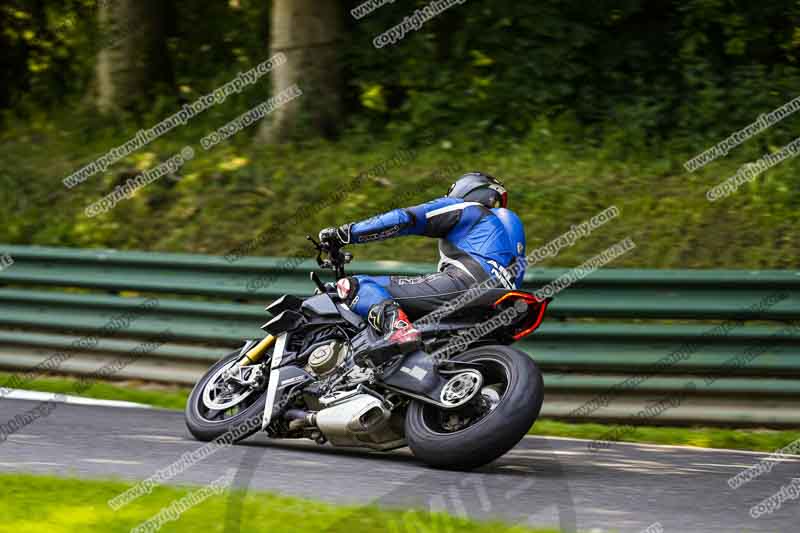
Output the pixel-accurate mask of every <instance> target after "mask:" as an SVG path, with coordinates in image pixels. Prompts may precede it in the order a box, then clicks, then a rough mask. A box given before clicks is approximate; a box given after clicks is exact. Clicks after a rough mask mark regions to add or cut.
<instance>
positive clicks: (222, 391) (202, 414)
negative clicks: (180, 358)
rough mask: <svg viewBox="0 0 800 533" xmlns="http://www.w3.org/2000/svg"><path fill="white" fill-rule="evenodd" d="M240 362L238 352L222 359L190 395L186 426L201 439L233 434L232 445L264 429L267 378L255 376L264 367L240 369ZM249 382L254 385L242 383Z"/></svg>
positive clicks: (255, 366) (186, 412) (205, 439)
mask: <svg viewBox="0 0 800 533" xmlns="http://www.w3.org/2000/svg"><path fill="white" fill-rule="evenodd" d="M240 359H241V354H240V353H239V352H238V351H237V352H233V353H230V354H228V355H226V356H225V357H223V358H222V359H220V360H219V361H218V362H217V363H215V364H214V366H212V367H211V368H210V369H209V370H208V372H206V374H205V375H204V376H203V377H202V378H200V381H198V382H197V384H196V385H195V386H194V389H192V392H191V394H189V399H188V401H187V402H186V411H185V412H184V415H185V419H186V427H187V428H188V429H189V432H190V433H191V434H192V435H193V436H194V437H195V438H196V439H197V440H202V441H209V440H212V439H216V438H217V437H221V436H223V435H230V440H231V442H237V441H240V440H242V439H245V438H247V437H249V436H250V435H253V434H254V433H256V432H257V431H258V430H259V429H261V420H262V417H263V415H264V405H265V404H266V401H267V400H266V398H267V389H266V380H267V377H266V376H261V375H253V374H252V373H253V372H262V370H261V367H260V365H252V366H245V367H239V366H238V365H239V360H240ZM237 369H238V370H237ZM267 372H268V370H267ZM231 375H234V376H235V377H236V378H238V379H239V381H237V380H234V379H231V377H230V376H231ZM247 380H250V381H251V382H252V383H253V384H251V385H243V384H241V383H240V382H241V381H247Z"/></svg>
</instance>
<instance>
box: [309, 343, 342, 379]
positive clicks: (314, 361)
mask: <svg viewBox="0 0 800 533" xmlns="http://www.w3.org/2000/svg"><path fill="white" fill-rule="evenodd" d="M349 353H350V349H349V348H348V347H347V344H345V343H344V342H341V341H330V342H328V343H326V344H323V345H321V346H318V347H317V348H315V349H314V351H313V352H311V355H309V356H308V363H307V365H306V370H307V371H308V372H309V373H311V374H314V375H315V376H317V377H320V378H321V377H324V376H326V375H328V374H330V373H331V372H333V371H334V370H336V368H338V367H339V365H341V364H342V363H343V362H344V361H345V360H346V359H347V356H348V355H349Z"/></svg>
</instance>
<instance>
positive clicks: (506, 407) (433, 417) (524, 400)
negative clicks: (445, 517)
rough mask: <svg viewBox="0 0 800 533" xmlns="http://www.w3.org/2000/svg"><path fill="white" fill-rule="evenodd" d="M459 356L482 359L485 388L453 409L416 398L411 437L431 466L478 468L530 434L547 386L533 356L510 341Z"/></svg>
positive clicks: (414, 449)
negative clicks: (513, 346)
mask: <svg viewBox="0 0 800 533" xmlns="http://www.w3.org/2000/svg"><path fill="white" fill-rule="evenodd" d="M455 359H457V360H459V361H465V362H470V363H480V364H481V367H482V368H481V374H482V375H483V384H482V385H481V391H480V393H479V394H477V395H476V396H475V399H474V400H473V401H471V402H470V403H468V404H467V405H465V406H464V407H461V408H458V409H452V410H445V409H441V408H438V407H436V406H433V405H430V404H427V403H423V402H418V401H415V402H412V404H411V405H410V406H409V409H408V413H407V415H406V422H405V429H406V439H407V441H408V445H409V447H410V448H411V451H412V452H414V455H415V456H416V457H419V458H420V459H421V460H423V461H424V462H426V463H427V464H429V465H431V466H434V467H438V468H447V469H472V468H477V467H479V466H482V465H485V464H488V463H490V462H492V461H494V460H495V459H497V458H498V457H500V456H502V455H503V454H505V453H506V452H508V451H509V450H510V449H511V448H513V447H514V446H515V445H516V444H517V443H518V442H519V441H520V440H521V439H522V437H524V436H525V434H526V433H527V432H528V430H529V429H530V428H531V426H532V425H533V423H534V422H535V421H536V418H537V417H538V416H539V411H540V410H541V408H542V400H543V399H544V386H543V382H542V374H541V372H540V371H539V369H538V368H537V367H536V364H535V363H534V362H533V360H532V359H531V358H530V357H528V355H526V354H525V353H524V352H521V351H519V350H515V349H513V348H509V347H507V346H481V347H478V348H473V349H472V350H468V351H466V352H464V353H463V354H461V355H459V356H457V357H456V358H455Z"/></svg>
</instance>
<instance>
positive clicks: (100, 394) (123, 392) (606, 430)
mask: <svg viewBox="0 0 800 533" xmlns="http://www.w3.org/2000/svg"><path fill="white" fill-rule="evenodd" d="M9 377H10V374H8V373H4V372H0V383H4V382H5V381H6V379H8V378H9ZM77 383H78V380H77V379H75V378H69V377H48V378H41V379H36V380H34V381H32V382H30V383H29V384H28V385H27V387H26V388H28V389H29V390H36V391H43V392H53V393H55V392H63V393H66V394H70V393H73V392H74V390H75V386H76V385H77ZM189 390H190V389H189V388H188V387H181V386H164V385H152V384H145V383H140V382H123V383H119V382H118V383H109V382H96V383H95V384H94V385H93V386H92V387H91V388H89V389H87V390H86V391H85V392H83V393H82V394H81V395H82V396H86V397H89V398H98V399H104V400H123V401H129V402H138V403H144V404H148V405H152V406H155V407H164V408H166V409H179V410H182V409H183V408H184V406H185V405H186V398H187V397H188V395H189ZM622 427H623V426H618V425H611V424H597V423H583V422H582V423H569V422H560V421H556V420H549V419H540V420H539V421H537V422H536V425H535V426H534V427H533V428H532V429H531V431H530V434H531V435H540V436H550V437H573V438H579V439H591V440H595V439H597V440H604V439H608V438H609V435H618V434H621V435H624V438H623V439H621V441H622V442H639V443H646V444H671V445H689V446H699V447H702V448H729V449H732V450H751V451H758V452H773V451H775V450H777V449H779V448H782V447H784V446H786V445H787V444H790V443H792V442H794V441H795V440H798V439H800V430H772V429H758V428H755V429H753V428H748V429H733V428H712V427H654V426H640V427H636V428H632V429H630V428H628V427H627V426H625V427H626V429H625V430H624V431H615V430H618V429H620V428H622Z"/></svg>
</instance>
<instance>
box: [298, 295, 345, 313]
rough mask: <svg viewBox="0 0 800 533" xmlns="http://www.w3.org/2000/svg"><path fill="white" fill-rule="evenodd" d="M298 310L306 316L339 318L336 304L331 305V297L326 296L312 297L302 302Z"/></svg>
mask: <svg viewBox="0 0 800 533" xmlns="http://www.w3.org/2000/svg"><path fill="white" fill-rule="evenodd" d="M300 308H301V309H302V310H303V311H304V312H306V314H310V315H316V316H339V310H338V309H337V308H336V304H335V303H333V300H331V297H330V296H328V295H327V294H318V295H316V296H312V297H311V298H309V299H307V300H306V301H304V302H303V305H301V306H300Z"/></svg>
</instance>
